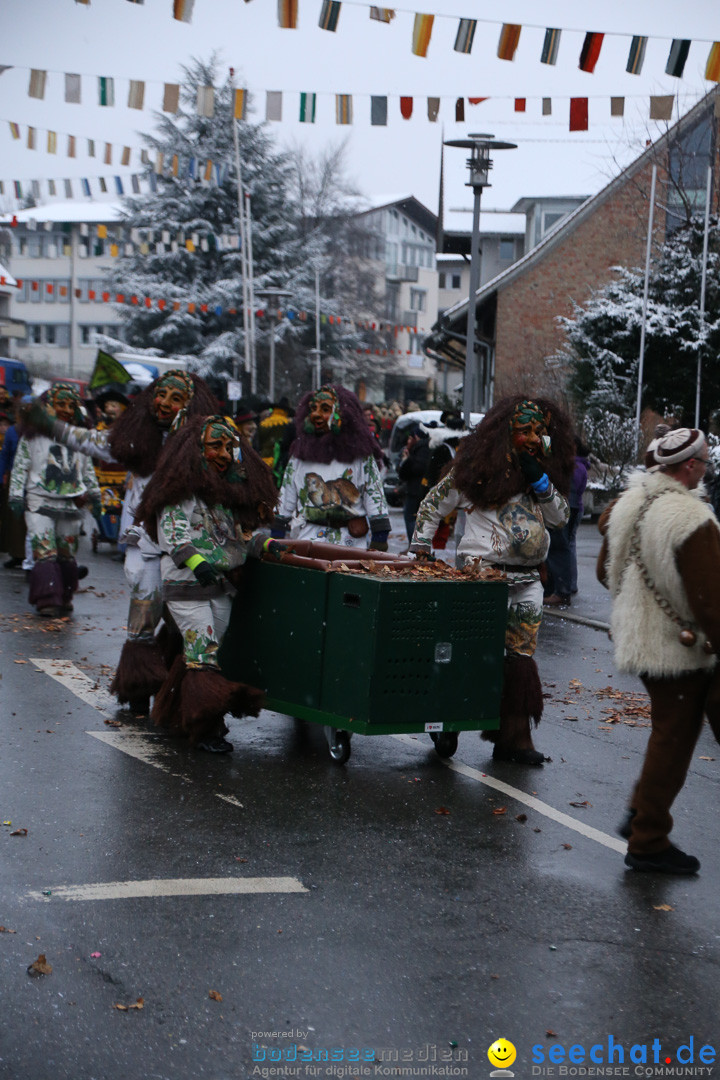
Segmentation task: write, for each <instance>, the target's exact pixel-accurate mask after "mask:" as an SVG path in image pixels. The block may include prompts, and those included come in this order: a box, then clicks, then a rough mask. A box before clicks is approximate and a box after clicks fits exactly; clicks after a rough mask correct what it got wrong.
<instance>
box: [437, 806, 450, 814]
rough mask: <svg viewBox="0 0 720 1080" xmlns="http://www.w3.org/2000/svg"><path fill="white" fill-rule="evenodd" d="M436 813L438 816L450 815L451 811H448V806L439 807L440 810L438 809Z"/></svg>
mask: <svg viewBox="0 0 720 1080" xmlns="http://www.w3.org/2000/svg"><path fill="white" fill-rule="evenodd" d="M435 813H436V814H449V813H450V811H449V810H448V808H447V806H438V808H437V810H436V811H435Z"/></svg>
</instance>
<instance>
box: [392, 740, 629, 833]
mask: <svg viewBox="0 0 720 1080" xmlns="http://www.w3.org/2000/svg"><path fill="white" fill-rule="evenodd" d="M393 738H394V739H399V740H400V742H406V743H408V744H413V743H415V742H416V740H415V739H413V738H412V737H411V736H410V735H394V736H393ZM443 765H447V767H448V769H452V770H453V772H457V773H461V774H462V775H463V776H467V777H469V779H470V780H477V781H478V782H479V783H480V784H485V786H486V787H490V788H493V789H494V790H495V791H499V792H501V793H502V794H503V795H507V796H508V798H511V799H515V801H516V802H520V803H523V804H524V805H525V806H528V807H530V809H531V810H535V811H536V812H537V813H538V814H543V815H544V816H545V817H547V818H550V819H551V820H552V821H557V822H558V824H559V825H564V826H565V827H566V828H567V829H572V830H573V831H574V832H577V833H580V834H581V835H582V836H584V837H586V838H587V839H588V840H595V841H596V842H597V843H598V844H602V845H603V846H604V847H608V848H611V849H612V851H617V852H620V853H621V854H624V853H625V852H626V851H627V843H626V842H625V841H623V840H619V839H616V838H615V837H614V836H608V834H607V833H604V832H600V830H599V829H594V828H593V826H592V825H585V824H584V822H582V821H578V820H577V818H574V817H571V816H570V814H564V813H563V812H562V810H556V809H555V807H554V806H550V804H549V803H545V802H542V800H541V799H536V798H535V796H534V795H528V794H527V793H526V792H524V791H520V789H519V788H515V787H511V786H510V784H506V783H505V782H504V781H503V780H496V779H495V777H494V776H488V775H487V774H486V773H483V772H481V771H480V770H479V769H474V768H473V767H472V766H471V765H464V764H463V763H462V762H461V761H450V760H448V759H443Z"/></svg>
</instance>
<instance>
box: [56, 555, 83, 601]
mask: <svg viewBox="0 0 720 1080" xmlns="http://www.w3.org/2000/svg"><path fill="white" fill-rule="evenodd" d="M58 564H59V566H60V574H61V577H62V585H63V594H62V595H63V598H62V602H63V606H66V605H67V604H71V603H72V598H73V595H74V594H75V593H76V592H77V587H78V584H79V582H78V564H77V562H76V561H75V559H59V560H58Z"/></svg>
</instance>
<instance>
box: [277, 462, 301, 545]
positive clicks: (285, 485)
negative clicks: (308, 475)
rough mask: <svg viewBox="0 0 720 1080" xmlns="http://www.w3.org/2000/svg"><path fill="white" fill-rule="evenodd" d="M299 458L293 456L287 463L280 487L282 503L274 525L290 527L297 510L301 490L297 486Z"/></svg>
mask: <svg viewBox="0 0 720 1080" xmlns="http://www.w3.org/2000/svg"><path fill="white" fill-rule="evenodd" d="M297 465H298V461H297V458H294V457H291V458H290V460H289V461H288V463H287V467H286V469H285V474H284V475H283V481H282V487H281V488H280V505H279V506H278V511H277V514H276V515H275V522H274V526H275V525H277V527H279V528H281V529H289V528H290V522H291V521H292V519H293V515H294V514H295V513H296V512H297V508H298V502H299V492H298V487H297Z"/></svg>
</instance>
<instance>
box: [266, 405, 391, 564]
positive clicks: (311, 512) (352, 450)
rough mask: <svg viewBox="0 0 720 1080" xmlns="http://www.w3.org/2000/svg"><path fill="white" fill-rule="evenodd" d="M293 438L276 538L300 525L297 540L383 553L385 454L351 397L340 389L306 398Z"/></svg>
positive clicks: (385, 535)
mask: <svg viewBox="0 0 720 1080" xmlns="http://www.w3.org/2000/svg"><path fill="white" fill-rule="evenodd" d="M295 432H296V436H295V440H294V442H293V443H292V445H291V447H290V458H289V460H288V463H287V467H286V469H285V474H284V476H283V482H282V487H281V489H280V507H279V510H278V515H277V517H276V519H275V521H274V522H273V530H272V533H273V536H276V537H282V536H285V535H286V534H287V532H288V530H289V528H290V525H291V522H292V520H293V518H294V517H298V518H299V519H300V528H299V532H298V538H299V539H300V540H323V541H324V542H325V543H326V544H344V545H345V546H349V547H358V546H359V547H363V548H367V547H368V546H369V547H371V548H373V549H375V550H377V551H387V538H388V535H389V533H390V518H389V516H388V509H387V503H386V502H385V493H384V492H383V486H382V480H381V478H380V471H379V465H378V463H379V462H380V461H381V460H382V449H381V448H380V444H379V442H378V441H377V439H376V438H375V436H374V435H373V434H372V432H371V431H370V429H369V428H368V426H367V424H366V423H365V419H364V417H363V414H362V408H361V405H360V402H359V401H358V399H357V398H356V396H355V394H353V393H352V391H350V390H346V389H345V388H344V387H342V386H321V387H320V389H319V390H315V391H314V392H310V393H307V394H306V395H305V396H304V397H303V398H302V399H301V401H300V404H299V405H298V410H297V415H296V417H295ZM368 532H369V533H370V534H371V537H370V544H369V545H368V542H367V539H366V537H367V535H368Z"/></svg>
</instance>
